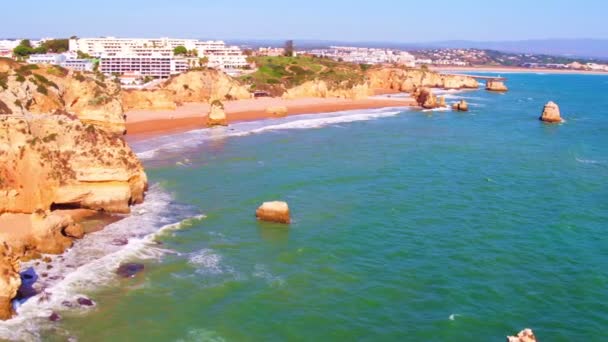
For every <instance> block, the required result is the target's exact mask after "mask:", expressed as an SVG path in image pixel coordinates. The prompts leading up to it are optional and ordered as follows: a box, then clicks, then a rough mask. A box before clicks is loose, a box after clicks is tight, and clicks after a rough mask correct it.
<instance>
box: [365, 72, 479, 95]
mask: <svg viewBox="0 0 608 342" xmlns="http://www.w3.org/2000/svg"><path fill="white" fill-rule="evenodd" d="M367 79H368V83H369V87H370V88H371V89H389V90H393V91H400V92H408V93H409V92H413V91H414V90H416V89H417V88H420V87H426V88H443V89H468V88H470V89H477V88H479V83H477V81H476V80H475V79H474V78H472V77H469V76H462V75H444V74H439V73H437V72H433V71H426V70H421V69H404V68H379V69H371V70H369V71H368V72H367Z"/></svg>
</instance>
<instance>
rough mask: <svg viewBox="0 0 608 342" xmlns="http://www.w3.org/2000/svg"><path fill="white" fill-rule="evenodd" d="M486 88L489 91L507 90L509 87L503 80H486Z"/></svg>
mask: <svg viewBox="0 0 608 342" xmlns="http://www.w3.org/2000/svg"><path fill="white" fill-rule="evenodd" d="M486 90H489V91H507V90H509V88H507V86H506V85H505V84H504V83H503V82H502V81H496V80H488V81H487V82H486Z"/></svg>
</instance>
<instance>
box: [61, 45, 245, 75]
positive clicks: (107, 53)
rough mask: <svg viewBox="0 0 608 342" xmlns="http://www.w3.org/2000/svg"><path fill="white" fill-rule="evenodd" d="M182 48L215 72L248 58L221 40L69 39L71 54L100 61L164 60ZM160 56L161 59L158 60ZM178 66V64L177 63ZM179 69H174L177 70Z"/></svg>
mask: <svg viewBox="0 0 608 342" xmlns="http://www.w3.org/2000/svg"><path fill="white" fill-rule="evenodd" d="M178 46H183V47H185V48H186V49H187V50H188V51H190V52H192V53H194V54H195V55H196V57H198V58H204V57H206V58H207V59H208V60H209V62H208V66H210V67H213V68H217V69H233V68H244V67H246V66H247V65H248V63H247V58H246V56H245V55H243V53H242V51H241V49H240V48H238V47H236V46H226V44H225V43H224V42H223V41H199V40H196V39H173V38H158V39H137V38H114V37H106V38H79V39H70V51H72V52H77V51H82V52H84V53H87V54H89V55H91V56H94V57H99V58H102V59H103V58H123V59H124V58H135V59H137V58H145V57H152V56H155V58H161V57H162V58H164V57H174V55H173V49H175V48H176V47H178ZM159 56H161V57H159ZM175 63H177V64H178V65H180V63H182V62H181V61H179V59H178V61H176V62H175ZM179 69H180V67H179V66H178V67H176V70H179Z"/></svg>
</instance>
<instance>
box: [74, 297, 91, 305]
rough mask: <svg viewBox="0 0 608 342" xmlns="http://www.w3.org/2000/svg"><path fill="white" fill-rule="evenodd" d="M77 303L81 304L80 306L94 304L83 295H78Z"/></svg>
mask: <svg viewBox="0 0 608 342" xmlns="http://www.w3.org/2000/svg"><path fill="white" fill-rule="evenodd" d="M76 301H77V302H78V304H80V305H82V306H93V305H95V303H94V302H93V301H92V300H90V299H89V298H85V297H79V298H78V299H77V300H76Z"/></svg>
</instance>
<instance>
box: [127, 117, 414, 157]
mask: <svg viewBox="0 0 608 342" xmlns="http://www.w3.org/2000/svg"><path fill="white" fill-rule="evenodd" d="M406 109H407V108H402V107H391V108H381V109H366V110H352V111H343V112H335V113H327V114H302V115H294V116H289V117H286V118H281V119H267V120H261V121H255V122H242V123H236V124H233V125H231V126H230V127H214V128H205V129H199V130H194V131H190V132H186V133H181V134H174V135H168V136H163V137H158V138H152V139H148V140H145V141H140V142H134V143H132V144H131V145H132V147H133V149H134V150H135V152H136V153H137V156H138V157H139V158H141V159H151V158H153V157H155V156H156V155H158V153H159V152H160V151H163V152H172V151H179V150H181V149H184V148H188V147H195V146H198V145H200V144H202V143H204V142H205V141H213V140H215V139H224V138H228V137H239V136H247V135H251V134H260V133H264V132H270V131H279V130H296V129H312V128H320V127H324V126H328V125H335V124H338V123H347V122H356V121H367V120H374V119H379V118H384V117H390V116H395V115H398V114H400V113H402V112H403V111H404V110H406ZM180 163H181V164H180V165H179V166H186V165H187V163H185V162H184V161H180Z"/></svg>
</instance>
